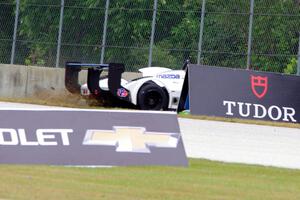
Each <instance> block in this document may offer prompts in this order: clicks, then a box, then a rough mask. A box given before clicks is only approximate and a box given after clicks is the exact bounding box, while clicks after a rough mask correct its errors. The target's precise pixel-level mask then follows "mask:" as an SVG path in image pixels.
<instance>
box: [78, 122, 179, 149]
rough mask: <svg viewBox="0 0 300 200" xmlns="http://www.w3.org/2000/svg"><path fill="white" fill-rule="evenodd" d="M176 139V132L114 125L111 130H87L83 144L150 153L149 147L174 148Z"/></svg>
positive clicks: (176, 142) (177, 138)
mask: <svg viewBox="0 0 300 200" xmlns="http://www.w3.org/2000/svg"><path fill="white" fill-rule="evenodd" d="M178 140H179V134H178V133H162V132H149V131H146V129H145V128H144V127H123V126H115V127H113V130H87V132H86V135H85V138H84V141H83V145H103V146H115V147H116V151H117V152H132V153H151V151H150V149H149V147H160V148H176V147H177V144H178Z"/></svg>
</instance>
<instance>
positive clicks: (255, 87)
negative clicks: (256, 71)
mask: <svg viewBox="0 0 300 200" xmlns="http://www.w3.org/2000/svg"><path fill="white" fill-rule="evenodd" d="M251 89H252V92H253V94H255V96H257V98H259V99H261V98H263V97H264V96H265V95H266V93H267V91H268V77H267V76H265V77H262V76H252V75H251Z"/></svg>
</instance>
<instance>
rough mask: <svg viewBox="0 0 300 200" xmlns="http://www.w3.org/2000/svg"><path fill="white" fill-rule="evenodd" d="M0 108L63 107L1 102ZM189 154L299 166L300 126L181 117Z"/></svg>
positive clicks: (285, 166)
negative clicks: (265, 124)
mask: <svg viewBox="0 0 300 200" xmlns="http://www.w3.org/2000/svg"><path fill="white" fill-rule="evenodd" d="M0 109H63V110H65V109H66V108H62V107H53V106H51V107H49V106H40V105H33V104H19V103H6V102H0ZM178 122H179V126H180V129H181V134H182V137H183V142H184V146H185V149H186V154H187V156H188V157H189V158H202V159H209V160H215V161H223V162H230V163H244V164H255V165H264V166H275V167H284V168H292V169H300V129H298V128H283V127H271V126H261V125H249V124H239V123H230V122H217V121H207V120H195V119H186V118H179V119H178Z"/></svg>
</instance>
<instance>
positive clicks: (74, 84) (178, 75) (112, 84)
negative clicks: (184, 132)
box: [65, 63, 185, 110]
mask: <svg viewBox="0 0 300 200" xmlns="http://www.w3.org/2000/svg"><path fill="white" fill-rule="evenodd" d="M81 69H88V80H87V83H86V84H83V85H79V84H78V72H79V71H80V70H81ZM104 69H108V76H107V77H104V78H103V77H100V74H101V72H102V71H103V70H104ZM139 71H140V72H141V75H142V76H141V77H140V78H136V79H133V80H131V81H126V80H125V79H123V78H121V74H122V73H123V72H124V65H123V64H116V63H111V64H101V65H100V64H82V63H67V64H66V78H65V83H66V84H65V85H66V88H67V89H68V90H69V91H70V92H72V93H80V94H81V95H82V96H83V97H85V98H87V99H97V100H99V101H101V100H103V99H108V100H109V101H111V102H114V103H116V104H118V106H119V104H122V103H124V104H126V103H127V104H128V103H130V104H131V105H134V106H136V107H138V108H139V109H142V110H175V109H176V108H177V106H178V102H179V98H180V93H181V90H182V86H183V81H184V77H185V70H184V69H183V70H171V69H169V68H163V67H146V68H142V69H140V70H139ZM116 100H117V101H116Z"/></svg>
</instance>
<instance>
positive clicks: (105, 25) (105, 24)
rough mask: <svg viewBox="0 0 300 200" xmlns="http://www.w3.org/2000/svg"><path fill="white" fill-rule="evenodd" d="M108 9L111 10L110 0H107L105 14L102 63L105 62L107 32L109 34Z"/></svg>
mask: <svg viewBox="0 0 300 200" xmlns="http://www.w3.org/2000/svg"><path fill="white" fill-rule="evenodd" d="M108 11H109V0H106V4H105V15H104V24H103V35H102V44H101V57H100V64H103V62H104V55H105V46H106V34H107V20H108Z"/></svg>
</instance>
